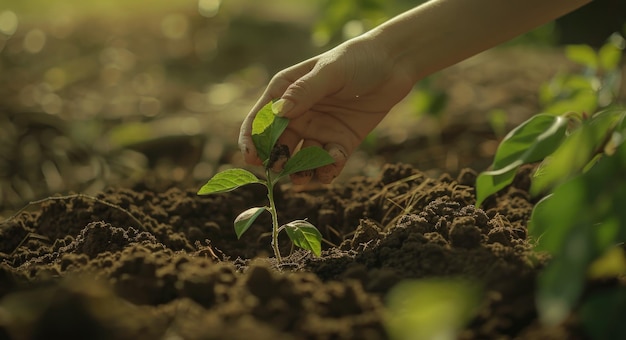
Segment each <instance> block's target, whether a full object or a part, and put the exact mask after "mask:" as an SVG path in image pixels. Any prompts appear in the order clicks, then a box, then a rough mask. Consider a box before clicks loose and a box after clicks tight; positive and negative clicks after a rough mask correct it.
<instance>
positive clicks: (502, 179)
mask: <svg viewBox="0 0 626 340" xmlns="http://www.w3.org/2000/svg"><path fill="white" fill-rule="evenodd" d="M520 165H522V163H521V162H516V163H513V164H510V165H509V166H508V167H505V168H502V169H499V170H492V171H483V172H481V173H480V174H479V175H478V177H477V178H476V206H477V207H479V206H480V205H481V204H482V203H483V202H484V201H485V199H486V198H487V197H489V196H491V195H493V194H495V193H496V192H498V191H500V190H502V189H503V188H504V187H506V186H507V185H509V184H511V182H513V179H514V178H515V173H516V172H517V168H519V166H520Z"/></svg>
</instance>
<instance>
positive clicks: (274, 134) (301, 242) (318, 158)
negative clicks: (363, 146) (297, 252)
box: [198, 103, 334, 262]
mask: <svg viewBox="0 0 626 340" xmlns="http://www.w3.org/2000/svg"><path fill="white" fill-rule="evenodd" d="M288 123H289V120H288V119H286V118H282V117H278V116H276V115H275V114H274V112H272V104H271V103H269V104H267V105H265V106H264V107H263V108H262V109H261V110H260V111H259V112H258V114H257V116H256V117H255V119H254V121H253V122H252V141H253V143H254V145H255V147H256V149H257V154H258V155H259V157H260V158H261V160H262V162H263V165H264V167H265V175H266V179H265V180H259V179H258V178H257V177H256V176H255V175H254V174H252V173H251V172H249V171H247V170H244V169H229V170H225V171H222V172H220V173H217V174H216V175H215V176H213V177H212V178H211V179H210V180H209V181H208V182H207V183H206V184H204V185H203V186H202V187H201V188H200V190H199V191H198V195H209V194H215V193H222V192H227V191H231V190H234V189H236V188H238V187H240V186H243V185H246V184H252V183H262V184H264V185H265V186H266V188H267V198H268V200H269V203H270V206H269V207H253V208H250V209H248V210H246V211H244V212H243V213H241V214H239V216H237V218H236V219H235V222H234V227H235V234H236V235H237V238H240V237H241V236H242V235H243V234H244V233H245V232H246V231H247V230H248V229H249V228H250V227H251V226H252V225H253V224H254V221H255V220H256V219H257V218H258V217H259V216H260V215H261V213H262V212H263V211H266V210H267V211H269V212H270V214H271V215H272V222H273V224H272V248H273V249H274V255H275V256H276V259H277V260H278V261H279V262H280V261H281V256H280V250H279V248H278V233H279V232H280V231H281V230H283V229H284V230H285V231H286V232H287V235H288V236H289V238H290V239H291V241H292V242H293V243H294V244H295V245H296V246H298V247H300V248H302V249H305V250H309V251H311V252H313V254H315V255H316V256H319V255H320V253H321V251H322V245H321V241H322V234H321V233H320V232H319V230H317V228H315V226H313V225H312V224H311V223H309V222H307V221H305V220H297V221H293V222H290V223H287V224H286V225H283V226H282V227H279V226H278V215H277V212H276V204H275V202H274V185H275V184H276V183H277V182H278V180H280V179H281V178H283V177H285V176H288V175H290V174H293V173H296V172H299V171H305V170H310V169H315V168H318V167H321V166H324V165H328V164H331V163H333V162H334V159H333V158H332V157H331V156H330V155H329V154H328V152H326V151H325V150H324V149H322V148H320V147H317V146H313V147H307V148H303V149H301V150H300V151H298V152H297V153H296V154H295V155H294V156H293V157H291V158H290V159H289V160H288V161H287V162H286V163H285V166H284V168H283V170H282V171H281V172H280V173H279V174H278V175H275V174H273V173H272V171H271V169H270V168H269V166H270V164H269V161H270V157H271V154H272V151H273V150H274V148H275V146H276V142H277V141H278V137H279V136H280V135H281V133H283V131H285V128H286V127H287V124H288Z"/></svg>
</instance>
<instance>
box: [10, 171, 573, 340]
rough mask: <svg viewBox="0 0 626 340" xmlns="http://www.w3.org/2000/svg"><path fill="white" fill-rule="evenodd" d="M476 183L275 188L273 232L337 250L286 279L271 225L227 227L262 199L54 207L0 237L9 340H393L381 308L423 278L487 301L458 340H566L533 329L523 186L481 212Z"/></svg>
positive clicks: (135, 198) (296, 261) (169, 198)
mask: <svg viewBox="0 0 626 340" xmlns="http://www.w3.org/2000/svg"><path fill="white" fill-rule="evenodd" d="M475 176H476V174H475V172H473V171H471V170H464V171H462V172H461V174H460V175H459V176H458V178H456V179H453V178H451V177H450V176H448V175H443V176H441V177H440V178H438V179H433V178H428V177H427V176H426V175H424V174H423V173H421V172H420V171H418V170H416V169H414V168H412V167H410V166H407V165H402V164H397V165H387V166H385V168H384V170H383V172H382V175H381V176H380V178H377V179H371V178H355V179H353V180H351V181H349V182H348V183H346V184H342V185H334V186H330V187H328V188H325V189H320V190H318V191H316V192H296V191H294V190H290V189H289V188H283V189H280V190H278V192H277V196H278V204H279V207H278V209H279V211H280V216H279V218H280V220H281V221H283V222H286V221H289V220H292V219H297V218H308V219H309V220H310V221H311V222H312V223H313V224H315V225H317V226H318V227H319V228H320V230H321V231H322V233H323V235H324V237H325V239H326V240H327V241H328V242H327V243H326V244H325V250H324V252H323V254H322V256H321V257H319V258H316V257H313V256H312V255H310V254H309V253H307V252H304V251H294V252H293V253H291V254H290V255H289V256H286V257H285V259H284V263H282V264H281V265H277V264H276V262H275V261H274V260H273V258H271V257H268V254H271V250H270V247H269V237H268V235H267V232H268V231H269V225H270V223H269V218H265V217H264V218H262V219H260V220H258V222H257V224H256V225H254V226H253V227H252V228H251V229H250V230H249V231H248V233H246V234H245V235H244V236H243V237H242V239H241V240H236V237H235V233H234V231H233V228H232V221H233V219H234V217H235V216H236V215H237V214H238V213H239V212H241V211H242V210H244V209H245V208H247V207H249V206H251V205H254V204H264V200H265V196H264V192H263V191H262V190H261V187H258V188H256V187H247V188H241V189H239V190H237V191H235V192H231V193H227V194H223V195H217V196H209V197H199V196H197V195H196V194H195V189H194V188H191V189H189V190H182V189H171V190H169V191H167V192H163V193H154V192H150V191H139V190H130V189H111V190H108V191H105V192H103V193H101V194H98V195H97V196H95V197H90V196H84V195H75V196H67V197H53V198H50V199H48V200H45V201H44V202H41V203H37V204H33V205H31V206H29V207H28V208H27V209H26V210H25V211H22V212H20V213H19V214H18V215H16V216H15V217H13V218H11V219H9V220H7V221H5V222H3V223H2V225H1V229H0V232H1V233H2V234H1V235H0V256H1V259H2V264H1V265H0V268H1V270H0V277H1V282H2V285H1V287H0V297H1V298H2V299H1V301H2V302H1V303H0V324H1V328H0V338H11V339H49V338H67V339H69V338H73V339H74V338H76V339H77V338H83V339H160V338H167V339H172V338H175V339H217V338H219V339H243V338H249V337H250V336H251V334H254V338H255V339H384V338H387V337H388V334H387V332H386V329H385V327H384V324H383V320H384V315H385V313H386V309H385V304H384V302H385V300H384V298H385V294H386V293H387V292H389V290H390V289H391V288H392V287H393V286H394V285H395V284H396V283H398V282H400V281H401V280H403V279H409V278H430V277H450V278H456V277H463V278H467V279H471V280H474V281H476V282H478V283H480V285H481V287H483V294H482V303H481V305H480V308H479V310H478V311H477V312H476V314H475V317H474V318H473V320H472V321H471V323H470V324H469V325H468V327H467V329H466V330H465V331H464V332H463V333H462V334H461V337H462V338H467V339H495V338H498V339H506V338H514V337H519V338H529V337H534V338H536V337H537V336H542V335H546V336H547V335H548V334H550V335H553V336H554V335H555V334H556V336H557V337H560V336H563V337H564V338H572V337H573V336H574V335H575V334H576V333H577V331H576V329H575V327H574V326H572V328H571V329H567V328H565V327H560V328H559V329H545V328H542V327H541V326H539V324H538V322H537V320H536V312H535V306H534V302H533V301H534V297H533V295H534V281H535V275H536V273H537V270H538V269H539V267H541V263H542V261H541V260H540V259H536V258H533V257H531V253H530V251H529V245H528V243H527V241H526V230H525V226H526V221H527V219H528V217H529V214H530V211H531V208H532V202H531V201H530V200H529V196H528V194H527V191H526V190H527V186H528V173H527V172H526V173H522V174H521V175H520V176H518V178H517V180H516V182H515V184H514V185H512V186H511V187H510V188H508V190H506V192H505V193H503V194H502V195H500V196H498V197H497V198H494V199H490V200H489V201H488V202H487V209H486V210H481V209H476V208H475V207H474V206H473V203H474V200H475V199H474V188H473V187H472V183H473V181H474V179H475ZM282 241H283V242H282V246H283V254H285V255H286V254H288V253H289V252H290V249H289V244H288V243H289V242H288V240H287V239H283V240H282ZM555 332H556V333H555ZM559 332H560V333H559ZM559 334H560V336H559Z"/></svg>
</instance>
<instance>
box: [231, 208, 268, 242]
mask: <svg viewBox="0 0 626 340" xmlns="http://www.w3.org/2000/svg"><path fill="white" fill-rule="evenodd" d="M265 210H266V208H265V207H254V208H250V209H248V210H246V211H244V212H242V213H241V214H239V216H237V218H235V234H237V238H238V239H239V238H241V235H243V233H245V232H246V230H248V228H250V226H251V225H252V223H254V221H255V220H256V219H257V217H259V215H261V213H262V212H263V211H265Z"/></svg>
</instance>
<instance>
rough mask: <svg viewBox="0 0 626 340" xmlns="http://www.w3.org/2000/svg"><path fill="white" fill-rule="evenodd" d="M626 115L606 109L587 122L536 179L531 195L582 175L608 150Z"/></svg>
mask: <svg viewBox="0 0 626 340" xmlns="http://www.w3.org/2000/svg"><path fill="white" fill-rule="evenodd" d="M625 116H626V111H624V110H605V111H601V112H598V113H596V114H595V115H594V116H593V117H592V118H591V119H589V120H587V121H585V122H584V123H583V124H582V125H581V126H580V127H579V128H578V129H576V130H575V131H574V132H572V133H571V134H570V135H569V136H568V137H567V138H566V139H565V141H564V142H563V143H562V144H561V145H560V146H559V148H558V149H557V150H556V151H554V153H553V154H552V156H551V157H550V159H549V161H548V162H546V164H545V166H544V167H543V169H542V173H541V176H536V177H535V178H534V179H533V182H532V185H531V189H530V192H531V194H537V193H540V192H543V191H545V190H546V189H548V188H549V187H552V186H554V185H556V184H558V183H560V182H563V181H564V180H566V179H568V178H571V177H572V175H575V174H577V173H580V172H581V171H582V170H583V169H584V168H585V167H587V166H588V163H589V162H590V161H591V160H592V159H593V158H594V156H595V153H597V152H599V151H602V150H604V146H605V145H604V144H603V143H609V142H610V141H611V135H612V134H613V131H615V129H616V127H617V128H618V129H619V123H620V122H622V121H623V119H624V117H625ZM616 142H617V141H616Z"/></svg>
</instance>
